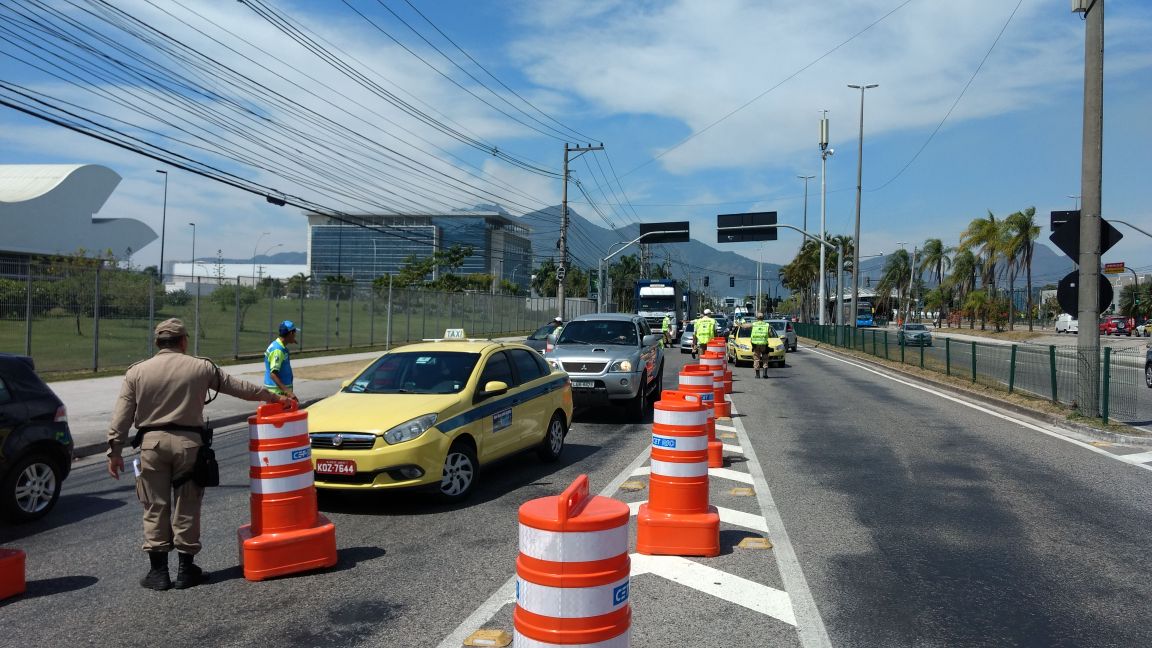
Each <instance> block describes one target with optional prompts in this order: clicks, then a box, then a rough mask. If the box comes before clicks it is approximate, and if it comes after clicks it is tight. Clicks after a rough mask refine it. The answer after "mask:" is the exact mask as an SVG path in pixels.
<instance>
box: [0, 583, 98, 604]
mask: <svg viewBox="0 0 1152 648" xmlns="http://www.w3.org/2000/svg"><path fill="white" fill-rule="evenodd" d="M98 582H100V579H99V578H96V577H95V576H60V577H58V578H41V579H39V580H30V581H28V584H27V588H26V589H25V590H24V594H22V595H20V596H15V597H12V598H10V599H7V600H4V601H0V608H3V607H4V606H5V605H8V604H9V603H12V602H14V601H20V600H28V599H34V598H40V597H41V596H48V595H50V594H63V593H65V592H75V591H76V590H82V589H84V588H86V587H91V586H93V585H95V584H96V583H98Z"/></svg>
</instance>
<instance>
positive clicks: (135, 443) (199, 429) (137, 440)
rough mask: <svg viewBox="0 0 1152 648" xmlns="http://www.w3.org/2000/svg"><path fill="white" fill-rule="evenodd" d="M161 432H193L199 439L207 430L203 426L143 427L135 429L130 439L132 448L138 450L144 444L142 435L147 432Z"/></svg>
mask: <svg viewBox="0 0 1152 648" xmlns="http://www.w3.org/2000/svg"><path fill="white" fill-rule="evenodd" d="M160 430H163V431H164V432H195V433H197V434H199V435H200V436H201V437H203V436H204V435H205V433H206V432H207V431H208V428H207V427H206V426H204V425H177V424H175V423H173V424H171V425H144V426H141V427H138V428H136V435H135V436H133V437H132V447H133V448H139V447H140V444H141V443H143V442H144V435H145V434H148V433H149V432H157V431H160Z"/></svg>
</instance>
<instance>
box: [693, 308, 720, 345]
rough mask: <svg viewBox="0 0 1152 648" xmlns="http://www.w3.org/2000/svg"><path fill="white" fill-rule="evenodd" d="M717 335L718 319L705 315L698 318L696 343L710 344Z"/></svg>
mask: <svg viewBox="0 0 1152 648" xmlns="http://www.w3.org/2000/svg"><path fill="white" fill-rule="evenodd" d="M715 336H716V320H714V319H712V318H711V317H708V316H707V315H705V316H704V317H701V318H700V319H698V320H696V344H698V345H704V344H708V341H709V340H711V339H712V338H713V337H715Z"/></svg>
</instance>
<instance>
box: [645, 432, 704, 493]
mask: <svg viewBox="0 0 1152 648" xmlns="http://www.w3.org/2000/svg"><path fill="white" fill-rule="evenodd" d="M701 445H702V446H703V447H702V448H701V450H703V451H705V452H707V451H708V442H707V441H705V442H704V443H702V444H701ZM650 474H652V475H661V476H663V477H707V476H708V462H707V461H693V462H692V463H680V462H676V461H661V460H659V459H653V460H652V466H651V469H650ZM705 506H707V497H705ZM701 508H702V507H701Z"/></svg>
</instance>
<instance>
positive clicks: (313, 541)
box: [236, 402, 336, 581]
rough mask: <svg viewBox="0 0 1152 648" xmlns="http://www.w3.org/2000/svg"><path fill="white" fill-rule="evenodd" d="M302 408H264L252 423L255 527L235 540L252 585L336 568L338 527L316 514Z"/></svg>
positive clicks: (250, 444) (241, 530)
mask: <svg viewBox="0 0 1152 648" xmlns="http://www.w3.org/2000/svg"><path fill="white" fill-rule="evenodd" d="M298 408H299V406H298V405H297V404H296V403H295V402H293V403H292V404H290V405H289V406H288V407H285V406H283V405H280V404H265V405H261V406H260V407H259V408H258V409H257V410H256V416H253V417H250V418H249V419H248V450H249V452H248V455H249V470H248V476H249V478H250V488H251V491H252V494H251V495H250V497H249V503H250V507H251V510H252V523H251V524H245V525H244V526H242V527H240V528H239V529H238V530H237V532H236V536H237V540H238V542H239V549H240V564H241V565H242V566H243V568H244V578H247V579H248V580H251V581H259V580H264V579H266V578H273V577H276V576H284V575H286V574H294V573H297V572H302V571H308V570H312V569H319V568H323V567H331V566H333V565H335V564H336V525H334V524H332V523H331V522H330V521H328V518H326V517H324V515H322V514H321V513H320V512H319V511H318V510H317V506H316V486H315V485H314V484H313V478H314V473H313V469H312V448H311V439H310V438H309V436H308V412H306V411H304V410H301V409H298Z"/></svg>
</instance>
